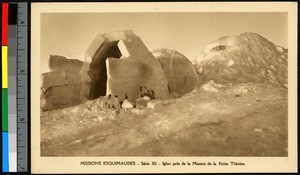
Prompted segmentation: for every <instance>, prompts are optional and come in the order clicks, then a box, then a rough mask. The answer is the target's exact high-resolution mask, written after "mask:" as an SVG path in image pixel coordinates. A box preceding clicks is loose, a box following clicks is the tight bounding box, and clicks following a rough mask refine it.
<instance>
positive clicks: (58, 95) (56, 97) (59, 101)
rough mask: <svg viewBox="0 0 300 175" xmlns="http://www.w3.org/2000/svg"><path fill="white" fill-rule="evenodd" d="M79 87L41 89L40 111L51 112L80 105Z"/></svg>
mask: <svg viewBox="0 0 300 175" xmlns="http://www.w3.org/2000/svg"><path fill="white" fill-rule="evenodd" d="M80 88H81V86H80V85H78V86H62V87H50V88H48V89H47V90H46V91H44V90H43V89H41V109H42V110H52V109H58V108H62V107H67V106H71V105H76V104H79V103H80V96H79V95H78V94H79V93H80Z"/></svg>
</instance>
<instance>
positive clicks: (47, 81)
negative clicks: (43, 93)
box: [41, 71, 81, 90]
mask: <svg viewBox="0 0 300 175" xmlns="http://www.w3.org/2000/svg"><path fill="white" fill-rule="evenodd" d="M41 82H42V86H41V87H42V88H43V89H45V90H47V89H48V88H49V87H57V86H70V85H80V84H81V74H80V73H72V72H64V71H56V72H46V73H43V74H42V75H41Z"/></svg>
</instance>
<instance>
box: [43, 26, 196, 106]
mask: <svg viewBox="0 0 300 175" xmlns="http://www.w3.org/2000/svg"><path fill="white" fill-rule="evenodd" d="M49 68H50V72H47V73H43V74H42V75H41V78H42V85H41V109H42V110H52V109H57V108H62V107H66V106H71V105H75V104H79V103H82V102H85V101H87V100H93V99H96V98H99V97H101V96H106V95H109V94H112V95H113V96H116V97H118V99H119V100H120V101H123V100H124V99H126V98H128V100H130V101H135V100H136V99H138V98H140V97H143V96H147V97H149V98H150V99H167V98H169V97H170V95H173V94H174V95H175V94H176V95H183V94H185V93H188V92H190V91H191V90H193V89H194V88H195V86H196V85H197V82H198V75H197V73H196V71H195V69H194V67H193V65H192V63H191V62H190V61H189V60H188V59H187V58H186V57H185V56H183V55H182V54H180V53H178V52H176V51H173V50H169V49H157V50H154V51H153V52H152V53H151V52H150V51H149V50H148V48H147V47H146V46H145V44H144V43H143V41H142V40H141V39H140V38H139V37H138V36H136V35H135V34H134V33H133V32H132V31H131V30H123V31H116V32H111V33H104V34H99V35H97V37H96V38H95V39H94V40H93V41H92V43H91V44H90V46H89V47H88V49H87V51H86V54H85V59H84V61H83V62H82V61H79V60H74V59H67V58H65V57H62V56H56V55H51V56H50V58H49Z"/></svg>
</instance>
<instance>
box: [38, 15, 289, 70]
mask: <svg viewBox="0 0 300 175" xmlns="http://www.w3.org/2000/svg"><path fill="white" fill-rule="evenodd" d="M287 26H288V25H287V13H84V14H83V13H44V14H42V15H41V59H42V62H41V63H42V70H41V71H42V72H45V71H48V69H47V64H46V60H47V58H48V57H49V55H51V54H53V55H54V54H56V55H62V56H66V57H67V58H72V59H80V60H83V59H84V54H85V51H86V49H87V48H88V46H89V44H90V43H91V41H92V40H93V39H94V38H95V37H96V35H97V34H99V33H106V32H111V31H116V30H125V29H132V30H133V32H134V33H135V34H136V35H138V36H139V37H141V39H142V40H143V42H144V43H145V44H146V46H147V47H148V49H149V50H150V51H151V50H153V49H155V48H160V47H164V48H170V49H175V50H177V51H179V52H181V53H182V54H184V55H185V56H186V57H188V58H189V59H190V60H193V59H194V58H195V57H197V55H198V54H199V53H200V52H201V50H203V49H204V48H205V46H207V45H208V44H209V43H210V42H212V41H214V40H216V39H217V38H219V37H222V36H227V35H233V34H239V33H243V32H248V31H252V32H256V33H258V34H261V35H262V36H264V37H265V38H267V39H269V40H270V41H271V42H273V43H274V44H277V45H281V46H283V47H285V48H287V43H288V41H287V30H288V28H287Z"/></svg>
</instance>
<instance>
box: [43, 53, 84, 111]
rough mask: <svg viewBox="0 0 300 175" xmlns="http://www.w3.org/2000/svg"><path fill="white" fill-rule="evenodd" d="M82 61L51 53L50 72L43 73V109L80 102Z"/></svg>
mask: <svg viewBox="0 0 300 175" xmlns="http://www.w3.org/2000/svg"><path fill="white" fill-rule="evenodd" d="M82 64H83V62H82V61H79V60H76V59H67V58H65V57H62V56H57V55H50V57H49V60H48V66H49V68H50V72H46V73H43V74H42V75H41V82H42V84H41V98H40V99H41V109H42V110H52V109H57V108H61V107H65V106H69V105H75V104H78V103H80V95H79V94H80V89H81V74H80V73H79V71H80V70H81V68H82Z"/></svg>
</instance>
